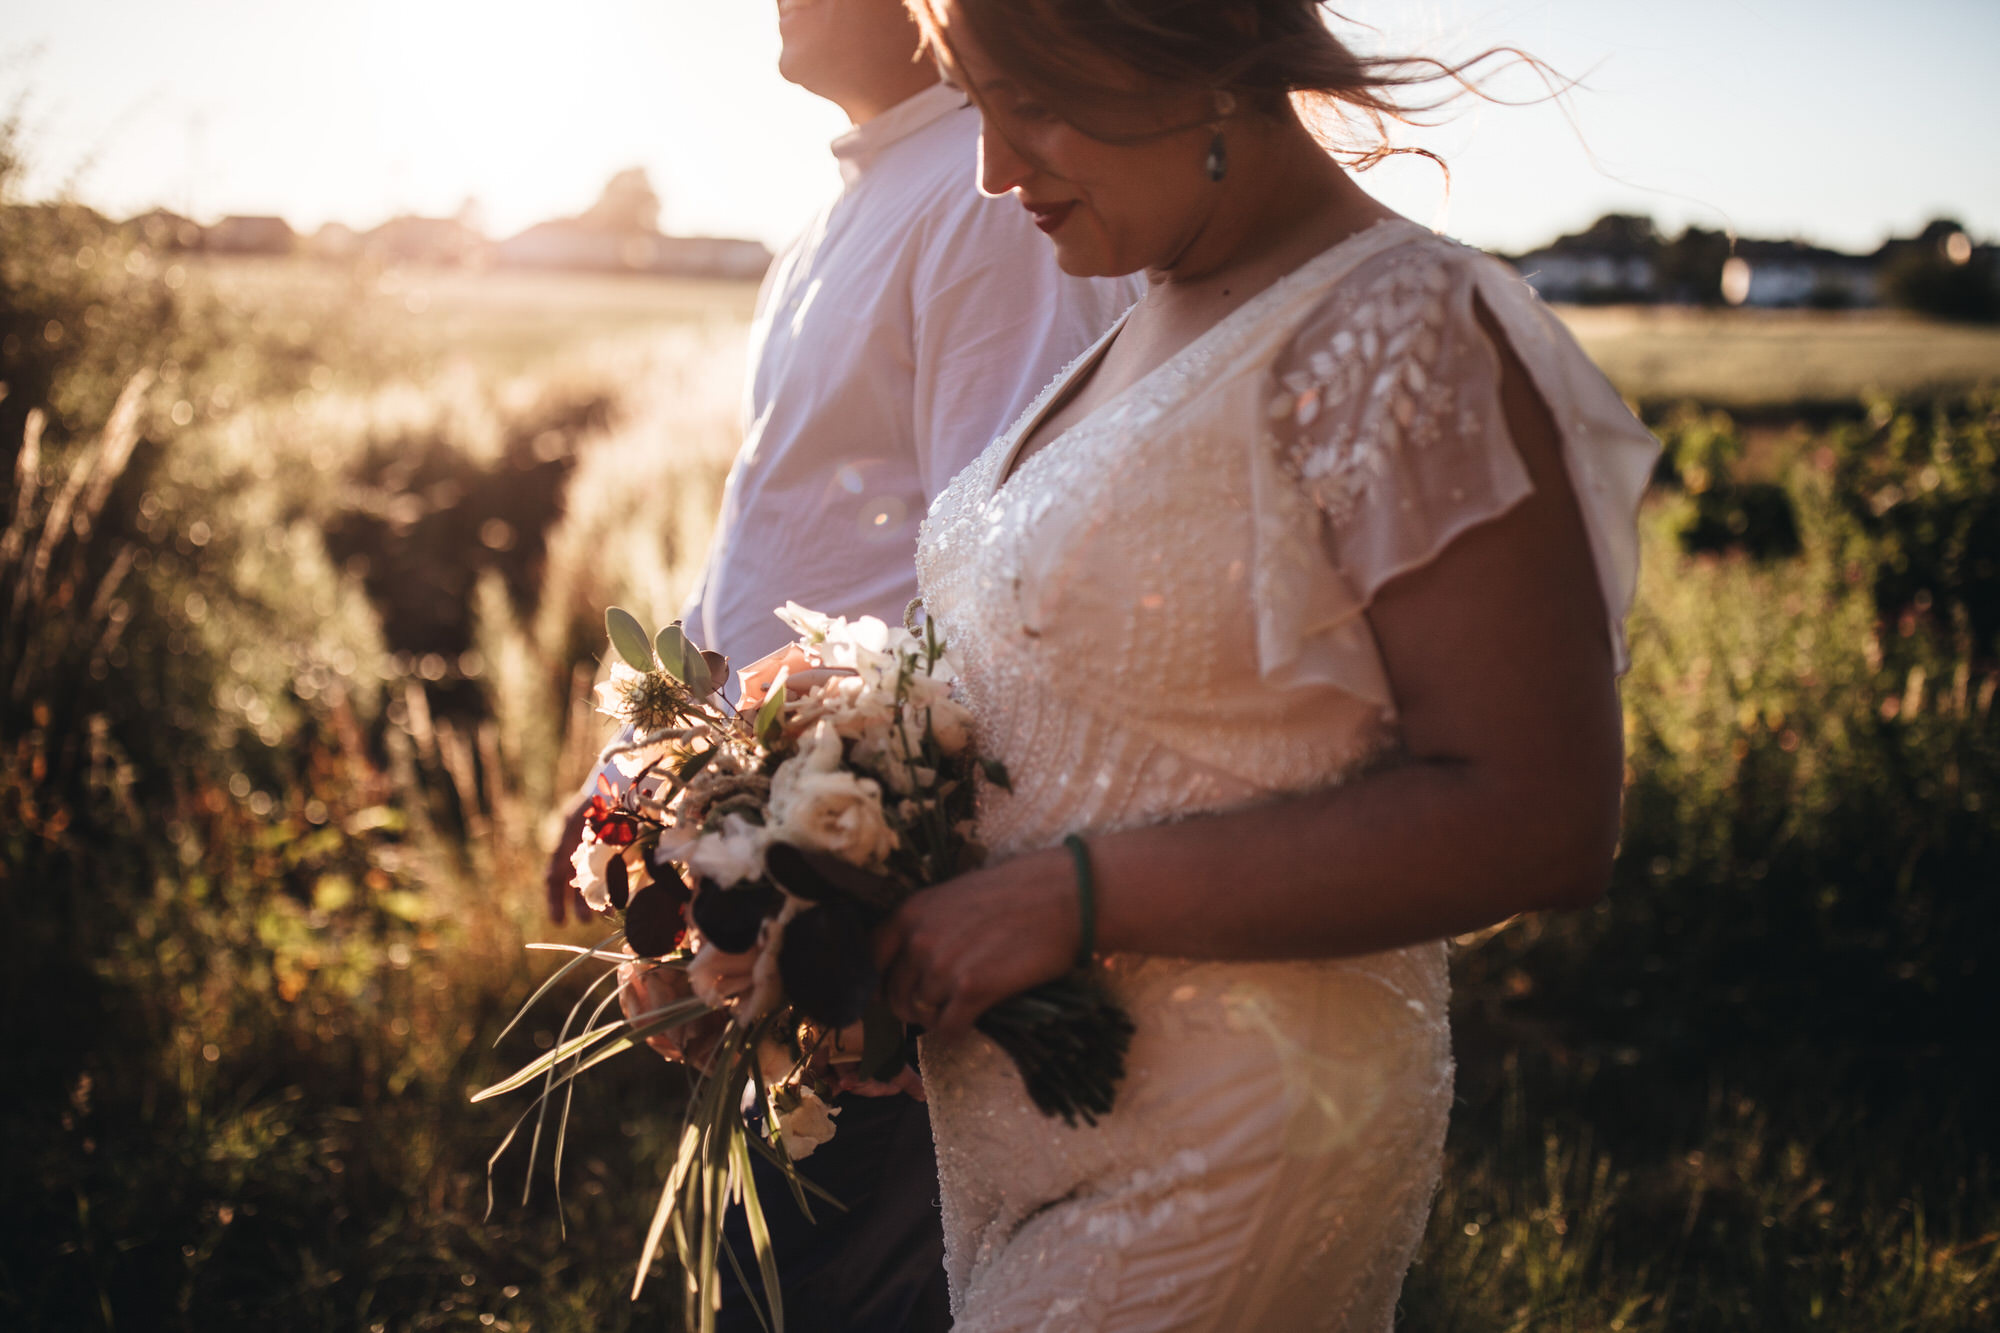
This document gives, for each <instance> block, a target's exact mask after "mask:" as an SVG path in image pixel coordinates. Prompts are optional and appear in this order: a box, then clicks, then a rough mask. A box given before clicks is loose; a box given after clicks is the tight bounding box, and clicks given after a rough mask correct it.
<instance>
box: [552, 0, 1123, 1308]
mask: <svg viewBox="0 0 2000 1333" xmlns="http://www.w3.org/2000/svg"><path fill="white" fill-rule="evenodd" d="M778 28H779V33H780V35H781V37H782V40H783V47H782V52H781V54H780V56H779V63H778V68H779V72H780V73H781V74H783V75H784V77H785V78H786V79H788V80H790V81H791V82H793V83H796V84H798V85H799V86H801V87H803V88H805V89H806V90H808V91H809V92H813V93H816V94H818V95H819V96H821V97H824V98H826V99H827V100H829V101H831V102H833V103H835V104H836V105H838V106H839V107H840V108H841V110H842V111H844V112H846V113H847V116H848V119H849V120H850V121H852V122H853V126H852V128H851V129H849V130H848V131H847V132H846V133H844V134H842V135H841V136H840V137H839V138H837V139H835V140H834V142H833V154H834V157H835V158H836V159H838V161H839V163H840V175H841V190H840V193H839V194H838V195H836V196H835V197H834V199H833V200H832V201H831V202H830V203H828V204H827V206H826V207H825V208H823V209H822V210H821V211H820V213H819V214H818V216H817V217H815V218H814V219H813V221H812V223H811V224H810V225H809V226H808V227H807V228H806V231H805V234H804V236H803V237H801V238H800V239H799V240H798V241H797V242H796V243H795V244H794V245H793V246H792V247H791V248H790V249H789V250H788V251H787V252H786V253H785V254H784V255H783V256H782V257H781V258H779V259H778V261H777V262H776V263H775V264H774V265H773V267H772V269H771V272H770V274H769V276H768V277H767V278H766V279H765V282H764V289H763V291H762V292H761V293H760V294H759V296H758V301H757V313H756V318H755V320H754V322H753V324H752V325H751V331H750V372H749V373H750V391H749V396H748V416H747V419H746V421H745V423H744V439H743V447H742V450H741V451H740V452H739V454H738V455H737V458H736V463H735V466H734V467H733V468H732V469H731V471H730V474H729V481H728V485H727V487H726V489H725V490H724V492H723V498H722V511H721V514H720V516H719V518H718V519H717V523H716V531H715V537H714V541H713V544H712V545H711V546H710V548H709V552H708V558H707V561H706V564H705V567H704V569H703V572H702V576H701V579H700V583H699V585H698V587H697V588H696V590H695V592H694V595H693V597H692V598H691V600H690V601H689V603H688V606H687V608H686V610H685V613H684V615H683V619H684V620H685V621H686V623H687V627H688V630H689V633H690V635H691V636H692V637H693V638H695V639H696V640H698V641H699V642H700V643H701V644H702V646H703V647H706V648H713V649H716V650H718V651H720V652H722V653H723V654H724V655H726V656H727V657H728V658H729V659H730V661H731V662H733V663H736V664H739V665H741V664H743V663H747V662H751V661H754V660H756V659H757V658H759V657H762V656H763V655H765V654H766V653H768V652H771V651H772V650H774V649H776V648H778V647H781V646H782V645H783V644H784V643H785V642H786V641H788V640H789V639H790V637H791V634H790V632H789V631H788V630H787V629H786V628H785V626H784V625H783V624H782V623H780V622H779V621H778V619H777V618H776V617H775V616H774V615H773V614H772V610H773V608H775V607H778V606H782V605H783V604H784V603H785V602H786V601H787V600H793V601H797V602H799V603H801V604H803V605H806V606H810V607H812V608H813V609H815V610H818V611H825V612H827V613H829V614H833V615H846V616H850V617H852V616H857V615H874V616H878V617H881V618H882V619H884V620H886V621H888V622H889V623H891V624H895V623H898V622H900V621H901V619H902V615H903V607H904V605H905V603H907V602H908V601H909V599H910V598H911V597H913V596H915V595H916V590H917V579H916V572H915V570H914V568H913V567H912V560H913V557H914V553H915V548H916V532H917V523H918V521H919V520H920V519H921V518H922V517H923V514H924V511H925V510H926V509H927V508H928V507H929V504H930V501H931V499H932V498H933V497H934V496H936V495H937V493H938V492H939V491H940V490H942V489H943V488H944V486H945V484H946V483H947V482H948V481H950V480H951V477H952V475H953V474H954V473H956V472H957V471H958V470H959V469H960V468H962V467H964V466H965V465H966V464H967V463H969V462H971V461H972V460H973V459H974V458H975V457H977V456H978V455H979V453H980V452H981V451H982V450H983V449H984V448H985V447H986V446H987V444H988V443H989V442H990V441H991V440H992V439H993V438H994V437H995V436H996V435H998V434H999V433H1000V432H1001V431H1002V430H1004V429H1005V428H1006V427H1007V426H1008V425H1009V424H1011V422H1012V421H1013V419H1014V417H1015V416H1016V415H1018V414H1019V413H1020V412H1021V410H1022V409H1023V408H1025V407H1026V406H1027V405H1028V403H1029V401H1030V400H1031V399H1032V398H1033V397H1034V396H1035V394H1036V393H1037V392H1038V391H1039V390H1040V389H1041V387H1042V386H1043V385H1044V384H1046V383H1048V382H1049V380H1050V379H1052V378H1053V377H1054V375H1055V373H1056V372H1057V371H1058V370H1060V369H1061V368H1062V367H1063V366H1064V365H1065V364H1066V363H1067V362H1068V361H1069V360H1070V359H1071V358H1073V357H1075V356H1076V355H1077V354H1079V353H1081V352H1082V351H1083V350H1084V349H1085V348H1086V347H1087V346H1088V345H1089V344H1090V343H1091V342H1093V341H1094V340H1095V339H1096V338H1097V336H1098V335H1099V334H1100V333H1102V332H1103V331H1104V330H1105V329H1106V328H1108V327H1109V326H1110V325H1111V322H1112V321H1113V320H1114V319H1115V318H1116V317H1117V316H1118V315H1119V314H1120V313H1121V312H1122V311H1123V310H1124V309H1125V308H1126V307H1127V306H1129V305H1130V304H1131V303H1132V302H1133V301H1134V300H1135V299H1137V297H1138V294H1139V290H1140V287H1139V284H1138V282H1137V281H1136V280H1134V279H1120V280H1113V281H1097V282H1093V281H1084V280H1080V279H1073V278H1068V277H1065V276H1064V275H1063V274H1062V273H1061V272H1059V271H1058V270H1057V269H1056V267H1055V263H1054V260H1053V257H1052V252H1051V251H1050V249H1049V247H1048V245H1047V243H1046V242H1045V241H1044V240H1043V239H1042V238H1041V237H1040V236H1039V235H1038V234H1037V233H1036V231H1035V229H1034V224H1033V221H1032V219H1031V218H1030V216H1029V215H1028V214H1027V213H1026V212H1025V211H1023V210H1022V209H1021V208H1020V206H1019V205H1017V204H1015V203H1014V202H1013V201H1012V200H1011V199H1004V198H1003V199H988V198H983V197H982V196H980V195H979V194H978V193H977V191H976V190H975V188H974V185H973V181H974V173H975V158H976V154H977V146H976V141H977V137H978V131H979V119H978V115H977V113H976V112H974V111H973V110H971V109H970V108H969V107H967V106H966V105H965V102H964V99H963V97H961V96H960V95H959V94H958V93H955V92H952V91H951V90H949V89H946V88H944V87H942V86H940V85H939V84H938V82H937V72H936V70H935V68H934V67H933V66H932V65H931V64H930V62H929V61H927V60H921V59H919V58H918V47H919V40H918V33H917V28H916V25H915V24H914V23H913V22H912V21H911V19H910V18H909V16H908V14H907V13H906V12H905V11H904V9H903V5H902V0H778ZM577 826H578V820H577V819H576V818H573V819H572V822H571V826H570V831H568V832H566V834H565V845H564V846H563V847H561V848H558V850H557V852H556V856H555V858H554V859H553V860H552V861H551V862H550V874H549V888H550V900H549V901H550V909H551V912H552V914H554V915H555V916H556V918H557V920H560V919H561V917H562V912H563V906H564V904H565V902H567V901H568V900H569V898H570V893H571V890H570V888H569V883H568V881H569V875H570V867H569V863H568V857H567V852H568V850H569V848H570V847H571V846H573V845H574V840H575V837H576V833H575V831H574V830H575V829H576V827H577ZM836 1105H837V1106H838V1107H839V1109H840V1116H839V1129H838V1132H837V1133H836V1134H835V1136H834V1138H833V1140H832V1141H831V1142H830V1143H828V1144H826V1145H824V1146H823V1147H821V1148H820V1149H819V1150H818V1151H817V1152H815V1153H814V1154H813V1155H812V1157H811V1158H809V1159H808V1160H806V1161H804V1162H802V1163H801V1164H800V1168H799V1169H800V1170H801V1172H802V1173H804V1174H805V1175H807V1176H809V1177H811V1178H812V1179H813V1180H814V1181H815V1182H816V1183H818V1184H819V1185H821V1186H822V1187H823V1188H825V1189H826V1190H827V1191H828V1192H829V1193H830V1194H832V1195H833V1196H834V1197H835V1198H837V1199H839V1200H840V1201H841V1202H842V1203H843V1204H844V1205H846V1206H847V1209H848V1211H847V1212H845V1213H841V1212H837V1211H834V1210H832V1209H820V1210H818V1212H816V1214H815V1217H816V1218H817V1224H815V1223H814V1222H809V1221H807V1220H806V1218H805V1217H804V1216H802V1215H801V1214H800V1213H799V1212H798V1209H797V1207H796V1205H795V1204H794V1203H793V1202H792V1196H791V1193H790V1191H789V1190H788V1189H787V1188H786V1187H785V1186H784V1184H783V1182H782V1180H781V1179H778V1178H776V1177H775V1175H774V1173H772V1172H770V1170H769V1168H767V1167H766V1165H765V1164H764V1163H763V1162H762V1161H761V1160H759V1161H757V1162H755V1163H754V1168H755V1169H756V1170H757V1171H758V1172H759V1173H760V1179H759V1181H758V1184H759V1191H758V1192H759V1194H760V1196H761V1197H762V1199H763V1200H764V1207H765V1211H766V1214H767V1217H768V1220H769V1222H770V1224H771V1229H772V1240H773V1245H774V1248H775V1249H776V1251H777V1259H778V1269H779V1272H780V1274H781V1275H782V1276H783V1281H784V1299H785V1320H786V1327H787V1328H791V1329H794V1330H803V1331H804V1333H906V1331H907V1333H930V1330H937V1329H944V1328H947V1327H949V1325H950V1323H951V1316H950V1310H949V1306H948V1303H947V1298H946V1291H945V1282H944V1273H943V1269H942V1266H941V1265H942V1255H943V1239H942V1233H941V1229H940V1225H939V1218H938V1207H939V1205H938V1186H937V1166H936V1162H935V1160H934V1158H933V1156H932V1152H931V1138H930V1121H929V1118H928V1116H927V1115H926V1113H925V1110H924V1107H923V1105H922V1104H921V1103H919V1102H917V1101H915V1100H913V1099H911V1098H909V1097H906V1096H902V1095H894V1096H886V1097H862V1096H857V1095H842V1096H841V1097H839V1098H838V1099H837V1101H836ZM725 1241H726V1243H728V1244H730V1245H732V1246H733V1247H734V1248H735V1250H736V1252H737V1254H738V1255H739V1256H741V1257H742V1259H743V1262H744V1264H745V1266H746V1268H748V1267H750V1266H751V1260H750V1258H749V1256H750V1254H751V1250H750V1241H749V1235H748V1230H747V1227H746V1226H745V1224H744V1219H743V1216H742V1213H741V1210H740V1209H739V1210H737V1211H736V1212H735V1213H733V1214H732V1215H731V1217H730V1219H729V1224H728V1226H727V1228H726V1230H725ZM722 1271H723V1272H724V1273H725V1274H727V1273H728V1272H729V1266H728V1265H726V1264H725V1265H723V1266H722ZM725 1284H726V1285H725V1290H724V1298H723V1309H722V1317H721V1319H720V1321H719V1322H718V1327H719V1328H722V1329H726V1330H732V1333H733V1331H734V1330H750V1329H754V1328H757V1327H758V1326H759V1325H758V1320H757V1315H756V1313H755V1311H754V1310H753V1309H752V1308H751V1306H750V1304H749V1302H748V1301H747V1300H746V1299H745V1297H744V1294H743V1292H742V1291H741V1290H740V1289H738V1288H736V1287H734V1285H733V1284H729V1282H728V1279H727V1278H725ZM758 1299H759V1300H761V1293H759V1295H758Z"/></svg>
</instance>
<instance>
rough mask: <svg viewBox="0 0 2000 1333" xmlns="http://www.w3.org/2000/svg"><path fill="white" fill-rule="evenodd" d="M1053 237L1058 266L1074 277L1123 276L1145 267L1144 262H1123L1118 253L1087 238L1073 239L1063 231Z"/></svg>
mask: <svg viewBox="0 0 2000 1333" xmlns="http://www.w3.org/2000/svg"><path fill="white" fill-rule="evenodd" d="M1052 239H1053V240H1054V241H1055V247H1056V267H1057V268H1059V269H1061V270H1062V271H1063V272H1065V273H1067V274H1069V276H1070V277H1072V278H1122V277H1124V276H1125V275H1126V274H1128V273H1137V272H1138V271H1139V270H1140V269H1141V268H1143V267H1144V265H1142V264H1132V263H1126V262H1122V261H1121V259H1120V257H1119V256H1118V255H1115V254H1112V253H1111V252H1109V251H1107V250H1106V249H1105V248H1104V247H1103V246H1100V245H1094V244H1091V243H1090V242H1088V241H1085V240H1081V239H1078V240H1071V239H1070V238H1068V237H1065V236H1063V235H1062V234H1061V233H1057V235H1056V236H1055V237H1053V238H1052Z"/></svg>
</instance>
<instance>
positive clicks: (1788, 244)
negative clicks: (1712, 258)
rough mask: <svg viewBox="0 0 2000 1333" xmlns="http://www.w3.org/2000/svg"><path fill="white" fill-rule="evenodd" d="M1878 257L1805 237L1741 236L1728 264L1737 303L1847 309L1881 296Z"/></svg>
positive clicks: (1732, 300) (1725, 273) (1726, 283)
mask: <svg viewBox="0 0 2000 1333" xmlns="http://www.w3.org/2000/svg"><path fill="white" fill-rule="evenodd" d="M1876 267H1877V266H1876V264H1875V262H1874V260H1872V259H1869V258H1864V257H1863V256H1860V255H1849V254H1842V253H1841V252H1840V251H1838V250H1825V249H1821V248H1820V247H1818V246H1815V245H1808V244H1807V243H1806V242H1804V241H1738V242H1737V243H1736V249H1735V253H1734V254H1732V255H1731V256H1730V258H1729V261H1728V262H1727V263H1726V264H1724V265H1723V268H1722V295H1723V299H1725V300H1726V301H1728V302H1729V304H1731V305H1748V306H1763V307H1775V306H1816V307H1819V308H1821V309H1845V308H1848V307H1858V306H1870V305H1874V304H1875V302H1876V299H1877V298H1876V290H1875V276H1876Z"/></svg>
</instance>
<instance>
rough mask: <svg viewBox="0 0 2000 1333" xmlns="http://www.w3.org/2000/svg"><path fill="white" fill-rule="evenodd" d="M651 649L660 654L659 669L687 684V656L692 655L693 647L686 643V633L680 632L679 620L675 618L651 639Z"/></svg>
mask: <svg viewBox="0 0 2000 1333" xmlns="http://www.w3.org/2000/svg"><path fill="white" fill-rule="evenodd" d="M653 649H654V651H655V652H657V653H659V655H660V669H661V670H662V671H665V672H666V673H667V674H668V675H669V676H672V677H673V678H674V679H675V680H677V681H679V682H681V684H683V685H685V684H687V683H688V658H689V657H690V656H692V655H693V649H692V647H691V646H690V645H689V644H688V641H687V635H686V634H683V633H682V632H681V623H680V621H678V620H676V621H675V622H674V623H673V624H671V625H669V626H667V627H666V628H665V629H663V630H661V631H660V633H659V637H657V638H655V639H654V640H653Z"/></svg>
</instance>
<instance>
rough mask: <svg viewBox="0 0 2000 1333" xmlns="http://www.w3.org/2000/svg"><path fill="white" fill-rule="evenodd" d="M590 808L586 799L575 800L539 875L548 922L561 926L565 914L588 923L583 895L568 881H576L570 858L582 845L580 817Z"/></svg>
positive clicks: (574, 868)
mask: <svg viewBox="0 0 2000 1333" xmlns="http://www.w3.org/2000/svg"><path fill="white" fill-rule="evenodd" d="M589 808H590V798H589V796H587V795H585V796H579V797H577V798H576V804H575V805H574V806H572V807H571V808H570V812H569V813H568V814H567V815H565V816H564V817H563V827H562V834H561V835H560V836H559V837H557V839H556V849H555V850H554V851H552V852H550V853H549V864H548V868H547V869H545V870H544V871H543V872H542V885H543V887H544V888H545V889H546V890H547V891H548V897H549V920H551V921H553V922H555V924H557V925H558V926H560V925H561V924H562V923H563V916H564V913H565V911H567V912H568V913H569V914H570V915H573V916H574V917H575V918H576V919H577V921H578V922H582V921H585V920H588V916H587V913H588V912H589V909H588V908H586V907H585V906H584V905H583V895H582V894H580V893H578V892H577V891H576V886H575V885H573V884H572V883H571V882H570V881H571V880H573V879H575V878H576V867H575V866H573V865H571V864H570V858H571V857H572V856H575V855H576V849H577V847H578V846H579V845H580V844H581V843H582V842H583V815H584V811H586V810H588V809H589Z"/></svg>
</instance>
